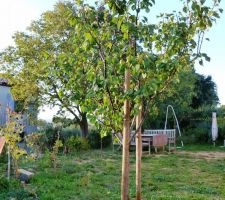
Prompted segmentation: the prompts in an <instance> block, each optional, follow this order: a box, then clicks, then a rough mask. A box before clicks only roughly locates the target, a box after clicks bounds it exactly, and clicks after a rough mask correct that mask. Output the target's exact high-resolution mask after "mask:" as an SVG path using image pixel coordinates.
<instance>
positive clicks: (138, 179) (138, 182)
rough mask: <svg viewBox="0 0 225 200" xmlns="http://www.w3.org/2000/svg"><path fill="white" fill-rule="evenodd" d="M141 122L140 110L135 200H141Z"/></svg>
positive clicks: (137, 124)
mask: <svg viewBox="0 0 225 200" xmlns="http://www.w3.org/2000/svg"><path fill="white" fill-rule="evenodd" d="M141 121H142V109H140V112H139V113H138V115H137V117H136V129H138V128H139V130H138V131H137V134H136V200H141V156H142V138H141V133H142V130H141V127H139V125H140V123H141Z"/></svg>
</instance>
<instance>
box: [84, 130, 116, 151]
mask: <svg viewBox="0 0 225 200" xmlns="http://www.w3.org/2000/svg"><path fill="white" fill-rule="evenodd" d="M88 142H89V144H90V147H91V148H92V149H99V148H100V147H101V136H100V131H98V130H91V131H90V132H89V135H88ZM111 144H112V136H111V135H107V136H105V137H104V138H102V147H108V146H110V145H111Z"/></svg>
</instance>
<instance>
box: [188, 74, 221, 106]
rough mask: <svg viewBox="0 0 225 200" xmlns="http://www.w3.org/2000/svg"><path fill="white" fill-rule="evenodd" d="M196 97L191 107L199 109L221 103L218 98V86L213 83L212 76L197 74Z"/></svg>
mask: <svg viewBox="0 0 225 200" xmlns="http://www.w3.org/2000/svg"><path fill="white" fill-rule="evenodd" d="M195 93H196V95H195V96H194V97H193V99H192V104H191V106H192V107H193V108H199V107H201V106H216V105H217V104H218V103H219V98H218V96H217V89H216V84H215V82H213V80H212V77H211V76H207V77H205V76H204V75H200V74H197V80H196V82H195Z"/></svg>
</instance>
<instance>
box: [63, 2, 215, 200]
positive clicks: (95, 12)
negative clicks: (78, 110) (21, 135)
mask: <svg viewBox="0 0 225 200" xmlns="http://www.w3.org/2000/svg"><path fill="white" fill-rule="evenodd" d="M183 2H184V7H183V11H182V12H177V13H170V14H162V15H160V17H159V22H158V23H157V24H150V23H148V20H147V18H146V17H145V16H144V17H140V12H141V11H142V12H148V11H149V10H150V8H151V6H153V4H154V1H153V0H152V1H150V0H148V1H145V0H143V1H142V0H140V1H136V0H135V1H134V0H127V1H126V0H121V1H120V0H118V1H110V0H109V1H106V3H107V6H105V4H99V5H97V6H96V7H91V6H89V5H87V4H84V3H83V2H82V1H77V7H76V9H75V14H74V16H73V17H71V23H72V24H76V25H77V27H79V30H80V32H79V34H80V35H79V36H80V37H82V36H85V40H84V42H83V43H82V45H81V46H80V47H81V49H82V51H80V52H79V53H80V54H79V55H80V56H79V58H82V61H83V63H86V64H89V69H88V72H87V74H86V76H87V79H88V80H89V81H90V82H92V86H91V87H90V88H89V90H88V94H87V96H88V97H89V98H87V99H86V101H85V102H84V104H83V107H84V108H85V109H86V110H87V112H88V113H89V118H90V119H91V120H92V122H93V123H96V126H98V125H99V124H100V125H102V134H105V133H106V132H111V131H112V130H114V131H115V132H123V156H122V157H123V159H122V180H121V199H123V200H127V199H129V141H130V130H131V127H132V124H133V123H132V121H134V120H131V118H134V117H135V116H136V115H137V114H138V113H139V114H140V112H141V107H142V105H144V106H145V105H148V102H151V101H152V100H153V99H154V98H155V97H156V96H157V95H159V94H160V93H162V92H163V91H164V90H165V88H166V87H167V86H168V85H169V84H170V83H171V81H172V80H173V78H174V76H175V75H176V74H177V72H178V71H180V70H182V68H183V67H184V66H187V65H191V66H193V64H194V62H195V60H196V59H198V58H201V57H205V59H206V60H208V57H207V56H206V54H202V53H201V52H200V47H201V42H202V36H203V33H204V31H205V30H208V29H209V28H210V27H211V26H212V23H213V22H214V21H215V20H216V18H218V17H219V15H218V13H217V11H218V10H217V8H218V1H213V2H214V5H213V8H210V7H208V6H206V5H204V3H205V1H200V2H199V1H195V0H193V1H190V0H188V1H183ZM196 36H199V38H200V40H199V41H196V40H195V39H196ZM196 48H197V53H194V50H195V49H196ZM83 52H89V53H90V54H89V55H88V56H86V55H85V54H83ZM200 62H201V63H202V60H200ZM67 72H68V73H69V71H68V70H67ZM96 74H97V76H96ZM143 109H144V110H145V109H146V107H144V108H143ZM139 116H140V115H139ZM138 118H139V117H138ZM137 121H138V122H139V124H138V126H137V132H138V133H140V131H139V126H140V125H141V120H139V119H138V120H137ZM99 122H100V123H99ZM140 151H141V149H140V147H138V148H137V152H140ZM137 155H140V154H138V153H137ZM137 166H138V167H137V170H136V173H137V174H136V177H137V180H138V181H137V182H136V186H137V191H136V199H141V187H140V184H141V182H140V178H139V177H140V158H139V157H138V158H137Z"/></svg>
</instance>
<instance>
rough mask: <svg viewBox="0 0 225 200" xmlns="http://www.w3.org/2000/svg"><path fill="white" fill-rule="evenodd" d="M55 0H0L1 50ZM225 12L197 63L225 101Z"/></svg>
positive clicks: (166, 0)
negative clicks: (206, 59) (203, 57)
mask: <svg viewBox="0 0 225 200" xmlns="http://www.w3.org/2000/svg"><path fill="white" fill-rule="evenodd" d="M56 2H58V0H0V51H2V50H3V49H4V48H6V47H7V46H9V45H12V44H13V39H12V36H13V34H14V33H15V32H16V31H26V27H28V26H29V25H30V23H31V22H32V21H33V20H37V19H39V18H40V16H41V14H42V13H43V12H44V11H47V10H52V9H53V8H54V4H55V3H56ZM179 2H180V0H156V5H155V6H154V7H153V9H152V11H151V12H150V14H148V15H149V20H150V21H151V19H152V18H151V17H150V15H151V16H155V15H156V14H158V13H160V12H168V11H173V10H177V9H178V8H179V6H180V3H179ZM221 7H222V8H223V9H224V12H225V1H224V0H222V2H221ZM224 27H225V13H223V14H222V16H221V18H220V19H219V20H218V21H217V23H216V24H215V25H214V27H213V28H212V29H211V30H210V31H209V32H208V33H207V34H206V37H208V38H210V42H207V41H205V42H204V43H203V47H202V51H204V52H206V53H207V54H208V55H209V56H210V57H211V61H210V62H205V64H204V66H198V65H196V67H195V69H196V71H197V72H198V73H201V74H204V75H210V76H212V79H213V81H214V82H215V83H216V85H217V92H218V96H219V99H220V103H221V104H222V105H225V89H224V88H225V80H224V79H225V37H224V36H225V34H224V32H225V29H224ZM56 112H57V108H49V107H47V106H45V107H44V108H43V110H42V111H41V112H40V114H39V118H41V119H45V120H48V121H50V120H51V118H52V116H53V115H54V114H56Z"/></svg>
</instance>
